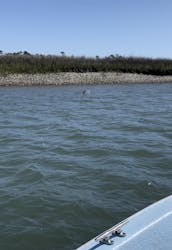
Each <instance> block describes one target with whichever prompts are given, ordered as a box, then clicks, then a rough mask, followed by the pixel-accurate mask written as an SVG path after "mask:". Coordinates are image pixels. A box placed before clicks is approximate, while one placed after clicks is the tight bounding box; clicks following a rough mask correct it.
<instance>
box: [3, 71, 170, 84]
mask: <svg viewBox="0 0 172 250" xmlns="http://www.w3.org/2000/svg"><path fill="white" fill-rule="evenodd" d="M123 83H172V75H169V76H154V75H144V74H136V73H117V72H87V73H76V72H64V73H63V72H61V73H45V74H25V73H23V74H6V75H2V74H0V86H50V85H54V86H62V85H94V84H123Z"/></svg>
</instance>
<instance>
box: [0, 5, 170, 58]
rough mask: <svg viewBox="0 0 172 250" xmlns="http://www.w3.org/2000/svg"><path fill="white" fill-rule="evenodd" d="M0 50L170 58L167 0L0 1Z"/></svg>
mask: <svg viewBox="0 0 172 250" xmlns="http://www.w3.org/2000/svg"><path fill="white" fill-rule="evenodd" d="M0 4H1V10H0V50H2V51H4V52H5V53H6V52H17V51H21V50H22V51H23V50H27V51H29V52H31V53H34V54H35V53H41V54H60V52H61V51H64V52H65V53H66V54H67V55H85V56H96V55H99V56H101V57H102V56H108V55H110V54H121V55H126V56H130V55H133V56H148V57H169V58H172V0H0Z"/></svg>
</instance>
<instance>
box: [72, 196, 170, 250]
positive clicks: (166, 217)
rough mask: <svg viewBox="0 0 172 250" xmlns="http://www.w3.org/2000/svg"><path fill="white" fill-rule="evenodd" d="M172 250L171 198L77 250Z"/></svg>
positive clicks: (132, 217) (122, 222)
mask: <svg viewBox="0 0 172 250" xmlns="http://www.w3.org/2000/svg"><path fill="white" fill-rule="evenodd" d="M112 249H113V250H116V249H119V250H160V249H161V250H171V249H172V195H170V196H167V197H166V198H163V199H161V200H160V201H157V202H155V203H154V204H152V205H150V206H148V207H146V208H144V209H143V210H140V211H139V212H137V213H135V214H134V215H132V216H130V217H129V218H127V219H125V220H123V221H121V222H120V223H118V224H117V225H115V226H113V227H111V228H110V229H108V230H106V231H105V232H103V233H101V234H100V235H98V236H96V237H95V238H94V239H92V240H90V241H88V242H87V243H85V244H84V245H82V246H80V247H79V248H77V250H112Z"/></svg>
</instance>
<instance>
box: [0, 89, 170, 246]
mask: <svg viewBox="0 0 172 250" xmlns="http://www.w3.org/2000/svg"><path fill="white" fill-rule="evenodd" d="M86 88H88V87H86V86H85V87H79V86H78V87H71V86H66V87H28V88H25V87H21V88H19V87H12V88H0V211H1V213H0V228H1V237H0V238H1V240H0V249H3V250H23V249H25V250H31V249H32V250H56V249H58V250H61V249H64V250H69V249H75V248H76V247H78V246H79V245H80V244H82V243H84V242H85V241H87V240H89V239H90V238H92V237H94V236H95V235H97V234H99V233H101V232H102V231H103V230H105V229H107V228H109V227H111V226H112V225H114V224H115V223H117V222H119V221H120V220H122V219H124V218H125V217H127V216H129V215H131V214H133V213H135V212H136V211H138V210H139V209H141V208H143V207H145V206H147V205H148V204H150V203H152V202H154V201H156V200H158V199H160V198H163V197H165V196H167V195H169V194H170V193H171V191H172V181H171V180H172V170H171V167H172V153H171V152H172V85H171V84H143V85H141V84H140V85H139V84H132V85H130V84H128V85H127V84H126V85H112V86H110V85H108V86H92V87H89V91H88V94H86V95H82V91H83V90H84V89H86ZM89 92H90V93H89Z"/></svg>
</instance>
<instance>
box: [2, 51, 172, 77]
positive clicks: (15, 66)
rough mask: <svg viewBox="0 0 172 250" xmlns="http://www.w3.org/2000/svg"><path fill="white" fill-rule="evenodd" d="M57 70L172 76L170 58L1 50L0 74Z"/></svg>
mask: <svg viewBox="0 0 172 250" xmlns="http://www.w3.org/2000/svg"><path fill="white" fill-rule="evenodd" d="M57 72H122V73H138V74H149V75H150V74H151V75H172V59H166V58H157V59H153V58H146V57H132V56H129V57H127V56H120V55H110V56H107V57H103V58H101V57H99V56H96V57H95V58H93V57H84V56H80V57H77V56H66V55H65V53H64V52H61V55H41V54H40V55H38V54H36V55H33V54H30V53H29V52H27V51H24V52H16V53H6V54H3V52H2V51H0V74H10V73H30V74H35V73H57Z"/></svg>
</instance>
